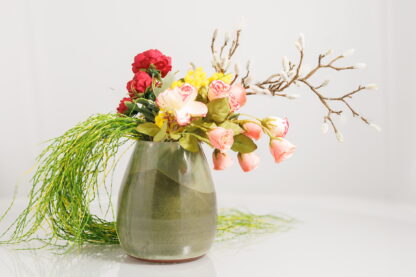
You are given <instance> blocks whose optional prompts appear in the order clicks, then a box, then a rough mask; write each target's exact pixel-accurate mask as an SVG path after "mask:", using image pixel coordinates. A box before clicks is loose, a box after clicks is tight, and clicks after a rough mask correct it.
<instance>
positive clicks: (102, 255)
mask: <svg viewBox="0 0 416 277" xmlns="http://www.w3.org/2000/svg"><path fill="white" fill-rule="evenodd" d="M0 201H1V205H0V207H1V208H2V211H3V210H4V207H5V206H6V204H7V203H8V201H7V200H5V199H2V200H0ZM23 203H24V202H22V201H18V203H17V205H23ZM219 203H220V205H221V204H224V203H226V204H227V205H226V206H227V207H235V208H246V209H249V210H250V211H252V212H259V213H270V212H279V213H284V214H286V215H289V216H292V217H294V218H296V219H297V220H298V221H300V222H299V223H297V224H296V225H295V228H294V229H292V230H290V231H287V232H284V233H274V234H271V235H266V236H261V237H257V238H252V239H244V240H242V241H239V242H222V243H216V244H215V245H214V247H213V248H212V250H211V251H210V252H209V254H208V255H207V256H205V257H203V258H202V259H200V260H197V261H194V262H189V263H183V264H169V265H165V264H163V265H158V264H149V263H143V262H139V261H137V260H135V259H133V258H130V257H128V256H126V255H125V254H124V253H123V251H122V250H121V249H120V248H119V247H117V246H115V247H93V248H89V249H86V250H83V251H80V252H79V253H73V254H68V255H56V254H52V253H50V252H48V251H47V250H36V251H16V250H11V249H10V247H5V246H0V276H1V277H3V276H4V277H6V276H31V277H35V276H42V277H45V276H60V277H63V276H123V277H126V276H140V277H141V276H151V277H161V276H163V277H165V276H169V277H175V276H178V277H179V276H180V277H188V276H192V277H208V276H209V277H213V276H217V277H233V276H239V277H243V276H250V277H253V276H256V277H260V276H261V277H263V276H276V277H277V276H278V277H284V276H308V277H309V276H320V277H324V276H331V277H341V276H348V277H358V276H365V277H370V276H377V277H384V276H389V277H393V276H394V277H395V276H397V277H407V276H412V277H414V276H416V208H415V207H412V206H405V205H400V204H394V203H384V202H380V201H374V200H363V199H351V198H327V197H293V196H292V197H289V196H286V197H283V196H229V195H223V196H221V195H220V196H219ZM221 206H225V205H221Z"/></svg>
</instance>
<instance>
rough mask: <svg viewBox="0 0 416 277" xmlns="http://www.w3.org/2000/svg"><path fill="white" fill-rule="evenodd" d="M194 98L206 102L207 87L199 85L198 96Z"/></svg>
mask: <svg viewBox="0 0 416 277" xmlns="http://www.w3.org/2000/svg"><path fill="white" fill-rule="evenodd" d="M196 100H197V101H200V102H202V103H207V102H208V89H207V87H201V88H200V89H199V90H198V96H197V98H196Z"/></svg>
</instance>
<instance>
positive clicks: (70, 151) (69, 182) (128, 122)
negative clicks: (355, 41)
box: [6, 30, 378, 245]
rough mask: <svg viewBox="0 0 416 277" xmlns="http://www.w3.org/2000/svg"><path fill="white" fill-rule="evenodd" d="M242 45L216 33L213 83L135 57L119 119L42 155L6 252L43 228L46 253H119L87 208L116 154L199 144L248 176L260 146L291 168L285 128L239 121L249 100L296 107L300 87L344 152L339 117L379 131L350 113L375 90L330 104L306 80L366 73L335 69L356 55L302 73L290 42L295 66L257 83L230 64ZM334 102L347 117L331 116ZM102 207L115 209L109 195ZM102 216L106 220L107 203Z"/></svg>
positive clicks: (157, 57)
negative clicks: (140, 146)
mask: <svg viewBox="0 0 416 277" xmlns="http://www.w3.org/2000/svg"><path fill="white" fill-rule="evenodd" d="M240 35H241V30H237V31H236V32H235V33H234V36H233V38H232V39H231V38H230V37H229V36H228V35H226V36H225V38H224V41H223V42H222V43H221V44H220V45H218V46H217V36H218V31H217V30H216V31H215V32H214V34H213V36H212V40H211V45H210V48H211V54H212V60H211V63H212V67H213V69H214V71H213V72H212V73H211V74H208V73H207V72H206V71H204V70H203V69H202V68H201V67H196V66H195V65H194V64H191V67H192V68H191V70H190V71H188V72H187V73H186V75H185V76H183V77H180V78H177V77H176V74H174V73H172V61H171V58H170V57H168V56H166V55H164V54H163V53H161V52H160V51H159V50H155V49H154V50H148V51H145V52H143V53H140V54H138V55H136V56H135V57H134V62H133V63H132V71H133V74H134V75H133V78H132V79H131V80H130V81H128V82H127V85H126V90H127V94H128V96H126V97H124V98H122V99H121V101H120V103H119V106H118V107H117V113H116V114H104V115H95V116H92V117H90V118H89V119H88V120H86V121H84V122H82V123H80V124H78V125H77V126H75V127H74V128H72V129H70V130H68V131H67V132H66V133H65V134H64V135H62V136H61V137H58V138H55V139H53V140H52V141H51V143H50V145H49V146H48V147H47V148H46V149H45V150H44V151H43V152H42V153H41V155H40V156H39V159H38V163H39V166H38V168H37V171H36V173H35V175H34V177H33V188H32V190H31V192H30V202H29V205H28V207H27V208H26V209H25V210H24V211H23V212H22V214H21V215H20V216H19V217H18V218H17V219H16V221H15V222H14V223H13V224H12V226H10V228H9V229H7V230H6V232H7V231H9V230H13V232H12V236H11V238H10V239H9V240H8V241H7V243H16V242H22V241H28V240H31V239H33V238H34V236H35V234H36V232H37V231H38V230H39V229H41V228H43V227H44V226H48V227H50V228H49V229H50V233H49V235H46V238H43V239H42V241H44V242H46V243H47V244H57V243H58V242H60V241H62V240H63V241H65V242H67V243H73V244H76V245H82V244H84V243H87V242H88V243H94V244H104V245H105V244H114V243H119V240H118V237H117V232H116V229H115V222H113V221H107V220H104V219H101V218H99V217H98V216H96V215H94V214H92V213H91V212H90V207H89V206H90V204H91V202H93V201H94V200H96V199H97V198H98V200H99V199H100V195H99V193H98V191H99V186H100V184H104V185H105V188H106V191H111V187H109V188H108V190H107V184H106V180H107V179H108V177H109V176H111V174H112V172H113V170H114V168H115V166H116V164H117V161H118V160H119V157H118V156H117V153H118V151H119V149H120V147H122V146H123V145H124V144H125V143H126V142H128V141H133V142H134V141H137V140H139V141H154V142H178V143H179V144H180V145H181V146H182V148H184V149H185V150H187V151H190V152H196V151H199V149H200V148H199V144H200V143H206V144H207V145H209V146H211V147H212V148H213V153H212V159H213V164H214V169H215V170H223V169H226V168H228V167H229V166H231V165H232V164H233V157H232V156H231V155H230V152H231V151H233V152H235V153H236V154H237V160H238V162H239V164H240V166H241V168H242V170H243V171H244V172H249V171H251V170H253V169H255V168H256V167H257V166H258V165H259V157H258V156H257V155H256V153H255V150H256V149H257V145H256V141H258V140H259V139H260V138H261V137H266V138H267V139H268V140H269V148H270V153H271V154H272V157H273V158H274V161H275V162H276V163H280V162H282V161H284V160H286V159H288V158H289V157H290V156H292V154H293V153H294V151H295V146H294V145H293V144H292V143H291V142H289V141H288V140H287V139H286V135H287V133H288V129H289V121H288V119H287V118H279V117H275V116H271V117H266V118H257V117H256V116H252V115H248V114H245V113H242V112H241V111H242V108H243V107H244V105H245V104H246V102H247V101H248V99H249V98H250V97H249V96H251V97H253V96H254V95H271V96H278V97H285V98H288V99H294V98H297V95H293V94H288V93H286V92H285V90H286V89H288V88H289V87H291V86H294V85H295V86H301V85H304V86H306V87H307V88H308V89H309V90H310V91H311V92H312V93H313V94H314V95H315V96H316V97H317V99H318V100H319V102H320V103H322V105H323V106H324V108H325V109H326V113H325V115H324V117H323V125H322V128H323V131H324V132H327V131H328V129H329V128H330V127H331V128H332V130H333V131H334V134H335V135H336V138H337V139H338V140H339V141H340V142H342V141H343V136H342V134H341V133H340V131H339V129H338V128H337V127H336V124H335V117H336V116H339V115H341V114H342V113H344V112H345V111H350V112H351V113H352V115H353V116H354V117H358V118H359V119H360V120H361V121H363V122H364V123H365V124H368V125H370V126H372V127H374V128H376V129H378V126H377V125H375V124H374V123H372V122H370V121H369V120H368V119H367V118H365V117H364V116H363V115H362V114H361V113H359V112H358V111H357V110H356V109H355V108H353V107H352V105H351V103H350V99H351V98H353V97H354V96H355V95H356V94H358V93H359V92H362V91H364V90H373V89H377V86H376V85H375V84H368V85H360V86H358V87H357V88H356V89H354V90H352V91H349V92H347V93H345V94H343V95H342V96H336V97H334V96H326V95H324V93H322V92H321V88H323V87H324V86H326V85H327V84H328V83H329V81H328V80H325V81H323V82H322V83H320V84H318V85H316V84H314V83H313V82H312V81H311V77H312V76H315V74H317V73H318V72H320V71H321V70H323V69H329V70H335V71H345V70H353V69H359V68H363V67H365V64H363V63H358V64H356V65H353V66H340V65H338V62H339V61H340V60H341V59H343V58H345V57H347V56H348V55H351V54H352V52H353V51H352V50H349V51H347V52H345V53H343V54H341V55H338V56H333V55H332V50H329V51H327V52H326V53H324V54H320V55H319V56H318V59H317V64H316V66H315V67H313V68H312V69H310V70H306V71H305V70H304V69H303V61H304V37H303V35H300V37H299V39H298V40H297V41H296V42H295V46H296V48H297V50H298V52H299V61H298V62H297V63H294V62H292V61H289V60H288V58H287V57H283V58H282V70H281V71H280V72H278V73H273V74H271V75H270V76H269V77H267V78H266V79H264V80H262V81H253V80H252V79H253V78H252V74H251V67H250V62H247V65H246V66H245V72H242V71H241V70H240V68H239V67H238V66H237V65H236V64H234V65H233V64H232V58H233V56H234V54H235V53H236V50H237V48H238V47H239V45H240ZM331 57H332V58H331ZM230 68H232V69H233V70H232V72H230ZM336 102H338V103H341V104H342V105H343V107H344V109H338V108H334V107H333V103H336ZM107 197H108V198H109V199H110V200H111V194H110V193H109V194H107ZM107 211H112V209H111V201H110V204H109V207H108V209H107ZM273 220H279V219H278V218H277V219H276V218H275V217H273V216H269V217H268V216H265V217H262V220H261V222H262V223H261V222H260V221H256V218H255V217H254V216H253V215H251V214H247V213H243V212H238V211H237V212H234V213H232V214H231V215H229V214H228V215H227V214H224V215H223V216H220V217H219V226H222V227H221V228H223V229H222V230H227V231H228V232H229V233H228V234H239V233H242V234H245V233H247V232H249V231H250V230H251V229H250V228H254V229H256V228H257V227H258V228H259V229H261V228H264V229H267V228H270V226H271V225H272V224H269V223H268V221H269V222H273ZM230 221H232V222H230ZM260 223H261V224H260ZM224 224H225V225H226V227H224ZM256 226H257V227H256ZM259 226H260V227H259ZM219 231H221V230H219ZM219 233H220V234H221V232H219ZM65 245H67V244H65Z"/></svg>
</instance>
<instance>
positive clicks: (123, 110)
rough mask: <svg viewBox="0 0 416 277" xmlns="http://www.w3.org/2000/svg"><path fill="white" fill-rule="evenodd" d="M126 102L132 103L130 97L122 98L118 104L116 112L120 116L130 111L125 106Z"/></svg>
mask: <svg viewBox="0 0 416 277" xmlns="http://www.w3.org/2000/svg"><path fill="white" fill-rule="evenodd" d="M126 102H130V103H131V102H133V100H132V99H131V98H130V97H124V98H123V99H121V101H120V104H119V105H118V107H117V112H118V113H121V114H125V115H128V114H129V113H130V109H129V108H128V107H127V106H126Z"/></svg>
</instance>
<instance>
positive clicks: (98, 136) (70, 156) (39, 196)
mask: <svg viewBox="0 0 416 277" xmlns="http://www.w3.org/2000/svg"><path fill="white" fill-rule="evenodd" d="M138 123H139V120H138V119H135V118H131V117H127V116H122V115H118V114H117V115H116V114H100V115H95V116H92V117H90V118H88V119H87V120H86V121H84V122H81V123H79V124H78V125H76V126H75V127H73V128H72V129H70V130H68V131H67V132H66V133H65V134H64V135H62V136H60V137H58V138H55V139H52V140H51V141H50V144H49V146H47V147H46V149H45V150H44V151H43V152H42V153H41V154H40V156H39V157H38V167H37V169H36V172H35V174H34V176H33V186H32V189H31V192H30V195H29V199H30V200H29V204H28V206H27V207H26V208H25V210H24V211H23V212H22V213H21V214H20V216H19V217H18V218H17V219H16V220H15V222H14V223H13V224H12V225H11V226H10V227H9V229H8V230H10V231H11V232H12V233H11V236H10V238H9V240H7V241H6V243H19V242H24V241H29V240H32V239H36V238H37V232H38V231H40V230H46V231H47V233H46V234H45V236H44V237H42V240H43V241H44V242H45V243H46V244H52V245H56V244H58V243H59V244H61V243H64V245H63V246H68V245H70V244H75V245H82V244H84V243H92V244H115V243H118V237H117V233H116V230H115V222H110V221H106V220H104V219H101V218H99V217H97V216H96V215H93V214H91V212H90V207H89V206H90V203H91V202H92V201H93V200H94V199H96V198H97V197H98V188H99V185H100V184H103V183H104V182H105V180H106V178H107V177H108V176H109V175H110V176H111V174H112V171H113V170H114V168H115V166H116V164H117V161H118V159H117V157H116V156H117V154H118V150H119V148H120V147H121V146H122V145H124V144H125V143H126V142H128V141H130V142H132V141H134V140H141V139H142V137H141V135H140V134H139V133H138V132H137V131H136V126H137V125H138ZM132 139H133V140H132ZM109 196H110V195H108V197H109ZM110 205H111V202H110ZM108 209H110V206H109V207H108ZM3 243H4V242H3Z"/></svg>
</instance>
